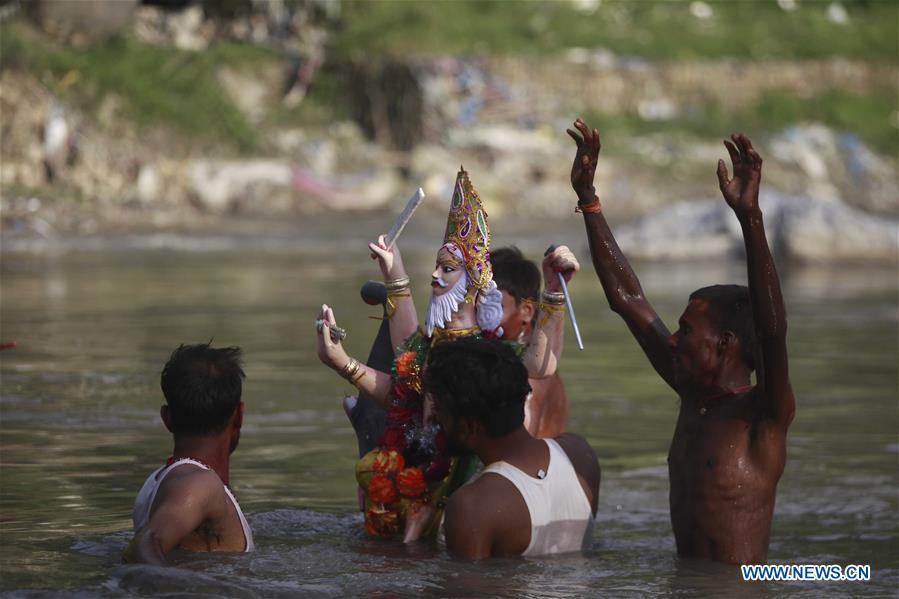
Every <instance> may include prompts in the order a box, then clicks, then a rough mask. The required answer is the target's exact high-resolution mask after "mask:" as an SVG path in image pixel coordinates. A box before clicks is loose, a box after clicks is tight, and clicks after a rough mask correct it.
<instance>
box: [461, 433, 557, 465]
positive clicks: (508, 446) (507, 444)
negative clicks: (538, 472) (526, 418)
mask: <svg viewBox="0 0 899 599" xmlns="http://www.w3.org/2000/svg"><path fill="white" fill-rule="evenodd" d="M535 442H537V443H541V441H540V440H539V439H535V438H534V437H533V436H531V434H530V433H529V432H528V431H527V429H526V428H524V425H522V426H521V427H519V428H517V429H515V430H514V431H512V432H511V433H509V434H507V435H503V436H502V437H496V438H493V439H487V440H486V441H484V443H483V444H482V445H481V446H480V447H478V448H477V449H476V450H475V453H476V454H477V456H478V457H479V458H481V461H482V462H484V464H486V465H489V464H492V463H493V462H501V461H510V458H512V457H514V456H515V455H516V454H517V453H518V452H519V451H522V450H524V449H526V448H527V447H528V446H529V445H530V444H532V443H535Z"/></svg>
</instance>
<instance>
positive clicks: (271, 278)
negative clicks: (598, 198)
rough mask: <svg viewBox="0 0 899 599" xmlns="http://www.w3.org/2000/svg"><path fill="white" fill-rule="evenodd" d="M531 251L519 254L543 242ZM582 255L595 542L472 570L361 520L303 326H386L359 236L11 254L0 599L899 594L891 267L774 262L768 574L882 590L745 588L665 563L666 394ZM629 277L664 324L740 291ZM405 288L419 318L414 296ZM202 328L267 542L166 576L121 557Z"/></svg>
mask: <svg viewBox="0 0 899 599" xmlns="http://www.w3.org/2000/svg"><path fill="white" fill-rule="evenodd" d="M501 241H502V240H500V242H501ZM150 245H153V244H150ZM162 245H165V244H162ZM339 245H340V243H336V242H335V243H332V244H331V246H330V247H338V246H339ZM521 245H522V247H523V248H524V249H525V250H526V252H527V253H529V254H531V255H532V256H537V255H539V254H540V252H541V251H542V249H543V246H545V244H540V246H539V247H538V245H537V242H536V241H533V240H532V241H531V244H530V245H529V244H528V243H522V244H521ZM356 246H359V247H356ZM573 246H574V249H575V251H576V252H577V253H578V255H579V257H580V258H581V260H582V261H583V262H584V263H585V267H586V268H587V270H585V271H584V272H582V274H581V275H580V276H579V277H578V278H577V279H576V280H575V282H574V283H573V284H572V286H571V289H572V293H573V295H574V301H575V306H576V308H577V310H578V316H579V318H580V321H581V327H582V330H583V335H584V341H585V343H586V345H587V350H586V351H584V352H578V351H577V350H576V348H575V346H574V343H573V340H572V339H570V338H569V339H568V340H567V345H566V354H565V356H564V358H563V367H562V375H563V377H564V380H565V382H566V385H567V389H568V396H569V398H570V399H571V401H572V408H571V416H572V418H571V422H572V429H573V430H575V431H576V432H579V433H581V434H583V435H585V436H586V437H587V438H588V439H589V440H590V442H591V443H592V444H593V446H594V447H595V448H596V450H597V452H598V454H599V456H600V459H601V461H602V464H603V484H602V489H601V496H600V512H599V517H598V521H597V524H596V534H595V541H594V545H593V548H592V550H591V551H590V552H589V553H588V554H586V555H584V556H576V557H565V558H560V559H548V560H498V561H491V562H488V563H483V564H477V565H471V564H462V563H459V562H455V561H453V560H451V559H449V558H448V557H447V556H446V555H445V554H444V553H443V552H442V551H441V550H440V549H438V548H433V547H417V548H411V549H406V548H403V547H401V546H398V545H391V544H385V543H380V542H375V541H372V540H370V539H368V538H366V536H365V535H364V533H363V532H362V531H361V526H360V517H359V515H358V514H356V513H355V511H354V508H355V501H356V499H355V487H354V485H355V483H354V479H353V474H352V472H353V470H352V468H353V463H354V457H355V451H356V445H355V438H354V435H353V432H352V429H351V427H350V426H349V424H348V422H347V420H346V418H345V417H344V415H343V411H342V409H341V408H340V398H341V397H342V394H343V393H345V392H347V391H349V390H350V388H349V387H348V386H347V385H346V383H344V382H343V381H342V380H341V379H339V378H338V377H337V376H335V375H334V374H333V373H331V372H330V371H328V370H326V369H325V368H324V367H322V366H321V365H320V364H319V362H318V360H317V358H316V356H315V351H314V333H313V328H312V321H313V319H314V318H315V315H316V312H317V307H318V306H320V304H321V303H322V302H324V301H327V302H328V303H330V304H332V305H334V306H335V309H336V312H337V317H338V319H339V321H340V322H341V324H342V325H343V326H345V327H346V328H348V330H349V331H350V337H349V339H348V340H347V343H346V345H347V346H348V350H349V352H350V353H351V354H352V355H356V356H358V357H364V356H365V355H366V354H367V351H368V346H369V344H370V341H371V337H372V336H373V335H374V332H375V330H376V327H377V322H376V321H374V320H369V319H368V316H369V315H373V314H374V313H375V312H374V310H372V309H371V308H369V307H368V306H365V305H364V304H363V303H362V302H361V301H360V300H359V299H358V289H359V287H360V285H361V284H362V283H363V282H364V281H365V280H366V279H368V278H376V276H377V268H376V266H375V265H374V264H373V263H372V262H370V261H369V260H368V259H367V257H366V254H365V252H364V251H363V248H364V245H361V244H359V243H357V241H348V242H346V248H347V253H346V255H345V256H342V257H340V258H335V257H334V256H332V255H329V254H326V253H324V252H320V251H319V252H314V251H306V250H311V249H312V248H308V247H307V248H304V249H303V251H297V248H295V247H294V248H290V247H288V248H287V249H285V250H284V251H273V248H272V247H260V246H258V245H257V246H252V247H249V248H243V249H241V248H240V247H239V244H238V247H235V248H233V249H230V250H229V249H227V247H228V244H224V245H222V246H221V247H220V248H219V250H220V251H211V252H189V251H166V250H153V249H144V250H133V249H124V248H119V249H115V248H112V249H108V248H107V249H106V250H104V251H97V252H70V253H67V254H60V255H53V254H52V253H45V254H17V253H10V252H8V251H7V252H4V254H3V256H2V271H0V273H2V296H0V300H2V317H0V338H2V339H0V340H16V341H17V342H18V343H19V347H17V348H16V349H13V350H9V351H4V352H2V353H0V376H2V378H0V465H2V469H0V533H2V544H0V568H2V570H0V574H2V578H0V590H3V591H15V590H27V589H36V590H44V591H48V592H51V593H54V592H59V591H70V592H73V591H81V592H83V593H85V594H87V595H91V594H103V595H134V594H136V595H142V594H155V593H173V594H178V595H180V594H182V593H185V594H211V595H234V596H281V595H283V596H298V595H301V596H347V595H357V596H358V595H390V596H395V595H411V594H420V593H425V594H429V595H439V596H473V595H479V594H480V595H489V596H532V597H547V596H549V597H553V596H560V597H561V596H584V595H588V596H610V595H611V596H622V595H623V596H641V595H645V594H665V595H693V594H696V593H709V594H714V595H718V596H731V595H746V596H749V595H750V594H751V595H753V596H755V595H757V594H759V593H762V594H768V595H771V596H780V595H797V596H809V597H812V596H818V595H820V594H822V593H825V592H826V593H836V594H845V595H858V594H877V595H887V594H891V593H892V592H893V591H890V589H895V588H896V587H897V585H899V523H897V513H899V512H897V508H899V498H897V491H896V489H897V488H899V486H897V482H899V480H897V479H899V387H897V386H899V380H897V363H899V340H897V337H899V336H897V316H899V315H897V305H899V303H897V289H896V273H895V272H894V271H887V272H884V271H868V270H865V269H859V268H851V269H849V268H844V269H835V270H828V271H809V270H792V271H786V269H785V272H784V273H783V274H784V282H785V295H786V298H787V302H788V307H789V313H790V314H789V316H790V334H789V341H790V350H791V368H792V375H793V386H794V388H795V390H796V393H797V396H798V411H797V417H796V421H795V423H794V425H793V428H792V430H791V432H790V437H789V462H788V465H787V469H786V473H785V474H784V478H783V480H782V482H781V484H780V489H779V492H778V502H777V508H776V511H775V517H774V526H773V530H772V535H771V551H770V560H769V561H770V562H772V563H815V564H830V563H836V564H871V566H872V571H873V579H872V581H871V582H868V583H840V584H836V583H833V584H818V583H802V584H800V583H768V584H764V585H761V584H746V583H743V582H742V581H741V579H740V575H739V572H738V571H737V570H735V569H733V568H729V567H724V566H719V565H714V564H707V563H702V562H691V561H685V560H679V559H677V558H676V556H675V553H674V541H673V537H672V534H671V529H670V524H669V519H668V503H667V492H668V483H667V470H666V467H665V456H666V453H667V447H668V443H669V441H670V438H671V433H672V431H673V425H674V420H675V417H676V414H677V403H676V399H675V398H674V397H673V396H672V395H671V393H670V392H669V391H668V390H667V388H666V387H665V386H664V385H663V384H662V383H661V382H660V381H658V380H656V378H655V375H654V374H653V372H652V370H651V368H650V367H649V366H648V365H647V364H646V363H645V361H644V358H643V356H642V354H641V353H640V352H639V349H638V348H637V346H636V344H635V343H634V342H633V341H632V339H631V338H630V336H629V334H628V333H627V331H626V329H625V327H624V326H623V324H622V323H621V322H620V321H619V320H618V319H617V317H615V316H614V315H613V314H611V313H610V312H609V311H608V309H607V307H606V305H605V300H604V298H603V296H602V293H601V290H600V288H599V284H598V283H597V281H596V278H595V276H594V274H593V273H592V271H590V270H589V261H588V259H587V258H588V255H587V253H586V251H585V250H584V247H583V244H582V243H575V244H573ZM425 247H426V245H424V244H418V245H413V248H414V250H408V251H407V254H408V255H407V264H408V266H409V267H410V271H411V274H412V275H413V276H414V278H415V280H417V281H418V282H419V283H422V281H424V280H425V277H426V276H427V274H428V273H429V272H430V264H431V261H432V259H433V257H432V255H431V251H430V249H428V250H427V251H426V250H425ZM222 248H225V249H222ZM206 249H209V248H208V247H207V248H206ZM213 249H215V248H213ZM349 250H352V252H354V253H355V254H354V255H353V253H352V252H350V251H349ZM640 272H641V274H642V275H643V277H642V278H643V283H644V287H645V288H646V290H647V292H648V294H649V295H650V298H651V299H652V300H653V301H654V302H655V303H656V305H657V308H658V310H659V312H660V313H661V314H662V316H663V318H665V320H666V321H668V322H669V323H673V322H675V321H676V318H677V316H678V314H679V311H680V310H681V309H682V307H683V305H684V303H685V299H686V296H687V294H688V293H689V291H691V290H692V289H694V288H696V287H698V286H701V285H703V284H707V283H710V282H728V281H735V282H739V281H742V280H744V279H745V272H744V270H743V267H742V265H740V264H733V265H719V266H705V267H697V266H696V265H690V266H681V267H673V266H670V265H662V266H644V267H642V268H640ZM413 290H417V291H416V292H415V297H416V299H417V300H418V302H419V309H420V310H421V308H422V307H423V305H424V301H425V298H426V296H427V292H428V289H427V286H426V285H424V284H419V285H418V286H417V287H413ZM569 333H570V331H569ZM210 338H215V342H216V343H217V344H229V345H230V344H236V345H240V346H242V347H243V348H244V351H245V359H246V372H247V375H248V380H247V382H246V385H245V396H244V399H245V401H246V419H245V429H244V435H243V438H242V441H241V446H240V448H239V450H238V451H237V452H236V453H235V455H234V460H233V466H232V482H233V483H234V486H235V488H236V491H237V493H238V495H239V497H240V500H241V504H242V506H243V507H244V509H245V510H246V511H247V512H248V513H249V518H250V522H251V524H252V525H253V528H254V530H255V534H256V542H257V546H258V548H259V550H258V551H257V552H256V553H255V554H253V555H249V556H226V557H224V558H222V557H221V556H216V557H209V556H203V555H187V556H180V557H179V558H178V559H179V560H180V562H181V564H182V565H183V566H184V567H183V568H180V569H170V570H168V571H164V572H162V571H159V570H157V569H153V568H148V567H140V566H127V567H126V566H121V565H120V555H121V551H122V549H123V548H124V546H125V544H126V543H127V541H128V540H129V538H130V525H131V523H130V511H131V504H132V501H133V499H134V495H135V494H136V492H137V489H138V487H139V486H140V484H141V483H142V482H143V480H144V478H145V476H146V475H147V474H148V472H149V471H150V470H152V469H153V468H154V467H156V466H157V465H159V464H160V463H161V462H162V461H163V460H164V459H165V458H166V456H168V455H169V452H170V440H169V438H168V436H167V434H166V432H165V429H164V428H163V426H162V423H161V422H160V421H159V418H158V407H159V405H160V404H161V403H162V397H161V393H160V392H159V389H158V373H159V370H160V368H161V367H162V364H163V363H164V361H165V359H166V358H167V356H168V354H169V353H170V352H171V350H172V349H173V348H174V347H175V346H176V345H177V344H178V343H180V342H199V341H205V340H208V339H210Z"/></svg>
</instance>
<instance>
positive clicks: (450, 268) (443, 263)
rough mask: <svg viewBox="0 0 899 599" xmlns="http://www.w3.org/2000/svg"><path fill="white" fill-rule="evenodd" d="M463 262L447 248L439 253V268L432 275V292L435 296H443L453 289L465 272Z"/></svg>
mask: <svg viewBox="0 0 899 599" xmlns="http://www.w3.org/2000/svg"><path fill="white" fill-rule="evenodd" d="M464 268H465V267H464V266H463V264H462V261H461V260H459V258H457V257H456V256H455V255H453V253H452V252H450V251H449V250H448V249H447V248H446V247H442V248H440V251H439V252H437V267H436V268H435V269H434V272H433V273H431V287H432V290H431V292H432V293H433V294H434V295H435V296H440V295H443V294H444V293H447V292H448V291H449V290H450V289H452V288H453V285H455V284H456V283H457V282H458V281H459V279H460V278H461V277H462V273H463V272H464Z"/></svg>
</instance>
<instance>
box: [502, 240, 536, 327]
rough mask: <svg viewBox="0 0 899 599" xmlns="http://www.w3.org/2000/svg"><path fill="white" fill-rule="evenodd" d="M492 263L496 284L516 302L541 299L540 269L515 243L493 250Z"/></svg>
mask: <svg viewBox="0 0 899 599" xmlns="http://www.w3.org/2000/svg"><path fill="white" fill-rule="evenodd" d="M490 264H491V265H492V266H493V280H494V281H496V286H497V287H499V288H500V290H502V291H505V292H506V293H508V294H509V295H511V296H512V297H513V298H515V302H516V303H521V300H532V301H534V302H537V301H539V300H540V270H539V269H538V268H537V265H536V264H534V263H533V262H531V261H530V260H528V259H527V258H525V257H524V255H523V254H522V253H521V250H519V249H518V248H517V247H515V246H514V245H513V246H509V247H502V248H499V249H498V250H493V251H491V252H490ZM536 316H537V311H536V310H535V311H534V317H535V318H536Z"/></svg>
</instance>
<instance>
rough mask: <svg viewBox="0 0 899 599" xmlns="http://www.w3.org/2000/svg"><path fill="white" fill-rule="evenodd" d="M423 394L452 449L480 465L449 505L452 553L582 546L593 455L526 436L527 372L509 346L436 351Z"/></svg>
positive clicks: (469, 343) (567, 439) (595, 486)
mask: <svg viewBox="0 0 899 599" xmlns="http://www.w3.org/2000/svg"><path fill="white" fill-rule="evenodd" d="M460 372H464V373H466V374H465V376H459V373H460ZM424 392H425V394H426V396H427V397H429V398H430V399H433V401H434V406H435V409H436V412H437V418H438V420H439V421H440V424H441V426H442V427H443V430H444V431H445V432H446V442H447V446H448V447H449V448H450V451H451V452H453V453H455V454H463V455H464V454H468V453H474V454H475V455H477V456H478V457H479V458H480V459H481V461H483V462H484V464H485V468H484V471H483V472H481V474H479V475H478V477H477V478H475V479H474V480H472V481H471V482H469V483H468V484H466V485H465V486H463V487H462V488H460V489H459V490H458V491H456V492H455V493H454V494H453V495H452V497H450V498H449V501H448V502H447V506H446V519H445V531H446V545H447V548H448V549H449V550H450V552H451V553H452V554H453V555H455V556H457V557H461V558H464V559H482V558H486V557H491V556H502V555H523V556H526V557H531V556H539V555H549V554H555V553H569V552H574V551H581V550H582V549H584V548H585V547H586V546H587V545H588V544H589V542H590V539H591V536H592V535H591V533H592V531H593V517H594V516H595V515H596V506H597V501H598V496H599V479H600V470H599V462H598V461H597V459H596V454H595V453H594V452H593V449H592V448H591V447H590V445H588V444H587V442H586V441H585V440H584V439H583V438H582V437H579V436H578V435H573V434H571V433H566V434H563V435H559V436H557V437H555V438H554V439H536V438H534V437H533V436H532V435H531V434H530V433H529V432H528V431H527V429H526V428H525V427H524V413H525V407H524V404H525V398H526V397H527V395H528V393H529V392H530V386H529V385H528V374H527V371H526V370H525V368H524V366H523V365H522V363H521V361H520V360H519V359H518V357H517V356H516V355H515V352H514V351H513V350H512V349H511V347H510V346H509V345H508V344H505V343H502V342H500V341H497V340H495V339H476V338H471V337H469V338H465V339H460V340H458V341H454V342H452V343H444V344H441V345H438V346H437V347H435V348H434V349H433V350H432V351H431V357H430V363H429V364H428V370H427V371H426V372H425V376H424Z"/></svg>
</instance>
